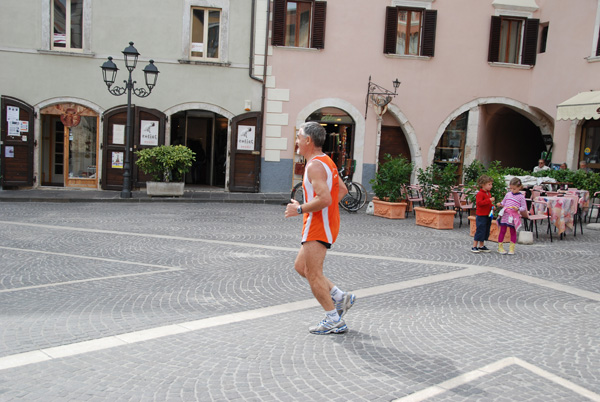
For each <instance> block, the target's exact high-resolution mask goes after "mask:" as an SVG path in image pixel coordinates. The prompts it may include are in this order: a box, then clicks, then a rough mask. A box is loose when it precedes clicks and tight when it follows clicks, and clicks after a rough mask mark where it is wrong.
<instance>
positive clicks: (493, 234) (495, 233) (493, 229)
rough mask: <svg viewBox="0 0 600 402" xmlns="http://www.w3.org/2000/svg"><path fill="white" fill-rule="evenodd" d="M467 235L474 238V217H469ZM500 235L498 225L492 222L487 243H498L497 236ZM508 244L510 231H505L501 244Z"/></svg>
mask: <svg viewBox="0 0 600 402" xmlns="http://www.w3.org/2000/svg"><path fill="white" fill-rule="evenodd" d="M469 229H470V232H469V235H470V236H471V237H473V236H475V229H476V226H475V217H474V216H469ZM499 234H500V226H499V225H498V223H497V222H496V220H495V219H494V220H492V226H491V227H490V237H489V238H488V240H489V241H493V242H495V243H498V235H499ZM509 242H510V230H509V229H506V233H504V239H503V243H509Z"/></svg>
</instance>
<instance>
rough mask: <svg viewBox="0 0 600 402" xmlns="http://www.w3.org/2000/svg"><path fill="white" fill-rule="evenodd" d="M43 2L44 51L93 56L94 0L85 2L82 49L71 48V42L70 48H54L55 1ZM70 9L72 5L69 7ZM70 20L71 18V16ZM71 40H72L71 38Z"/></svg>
mask: <svg viewBox="0 0 600 402" xmlns="http://www.w3.org/2000/svg"><path fill="white" fill-rule="evenodd" d="M41 2H42V47H41V50H42V51H52V52H56V53H70V54H72V53H75V54H84V55H88V56H89V55H91V54H92V51H91V42H92V40H91V36H92V0H83V24H82V27H81V30H82V33H81V34H82V44H81V46H82V47H81V49H77V48H71V47H70V41H69V46H68V47H54V42H53V39H54V34H53V33H54V25H53V22H54V19H53V13H54V0H41ZM69 7H70V5H69ZM69 18H70V16H69ZM69 39H70V38H69Z"/></svg>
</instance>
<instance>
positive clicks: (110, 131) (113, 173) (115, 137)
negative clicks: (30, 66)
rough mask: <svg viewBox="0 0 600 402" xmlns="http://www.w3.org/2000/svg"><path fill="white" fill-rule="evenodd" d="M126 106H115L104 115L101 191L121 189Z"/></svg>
mask: <svg viewBox="0 0 600 402" xmlns="http://www.w3.org/2000/svg"><path fill="white" fill-rule="evenodd" d="M126 124H127V106H117V107H115V108H113V109H110V110H107V111H106V112H105V113H104V128H103V135H102V138H103V140H102V144H103V147H102V161H103V162H102V189H103V190H116V191H119V190H122V189H123V167H124V166H123V165H124V160H125V135H126V134H127V133H126V132H125V131H126V130H125V129H126Z"/></svg>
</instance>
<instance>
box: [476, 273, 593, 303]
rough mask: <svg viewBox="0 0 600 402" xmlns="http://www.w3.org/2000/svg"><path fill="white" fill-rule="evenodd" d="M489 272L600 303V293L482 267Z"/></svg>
mask: <svg viewBox="0 0 600 402" xmlns="http://www.w3.org/2000/svg"><path fill="white" fill-rule="evenodd" d="M482 268H483V269H485V270H486V271H488V272H492V273H494V274H498V275H502V276H506V277H508V278H513V279H517V280H520V281H523V282H527V283H531V284H533V285H538V286H543V287H545V288H550V289H554V290H558V291H560V292H564V293H570V294H572V295H575V296H578V297H584V298H586V299H590V300H595V301H600V293H595V292H590V291H588V290H583V289H579V288H576V287H573V286H569V285H563V284H561V283H556V282H552V281H549V280H546V279H541V278H536V277H534V276H529V275H524V274H519V273H517V272H512V271H507V270H505V269H500V268H494V267H482Z"/></svg>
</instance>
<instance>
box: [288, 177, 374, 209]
mask: <svg viewBox="0 0 600 402" xmlns="http://www.w3.org/2000/svg"><path fill="white" fill-rule="evenodd" d="M339 174H340V176H341V177H342V181H343V182H344V184H345V185H346V188H347V189H348V194H346V195H345V196H344V198H342V200H341V201H340V203H339V204H340V207H342V208H343V209H345V210H346V211H348V212H356V211H358V210H359V209H361V208H362V207H364V206H365V204H366V203H367V189H366V188H365V187H364V186H363V185H362V184H360V183H357V182H355V181H350V180H349V178H348V175H346V176H344V168H341V169H340V170H339ZM291 198H292V199H293V200H296V201H298V202H299V203H300V204H302V203H304V192H303V190H302V182H300V183H298V184H296V185H295V186H294V188H293V189H292V194H291Z"/></svg>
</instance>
